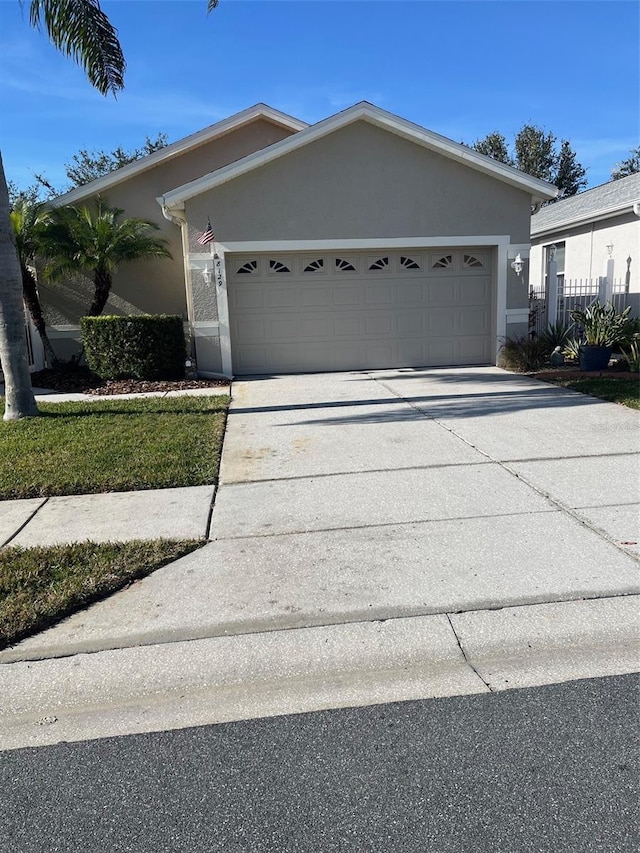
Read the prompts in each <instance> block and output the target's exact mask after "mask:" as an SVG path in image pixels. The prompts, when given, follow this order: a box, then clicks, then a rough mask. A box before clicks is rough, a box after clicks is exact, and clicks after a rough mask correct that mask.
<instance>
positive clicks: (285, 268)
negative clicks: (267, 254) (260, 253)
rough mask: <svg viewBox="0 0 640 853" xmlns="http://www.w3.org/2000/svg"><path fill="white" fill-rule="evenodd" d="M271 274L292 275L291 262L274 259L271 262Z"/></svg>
mask: <svg viewBox="0 0 640 853" xmlns="http://www.w3.org/2000/svg"><path fill="white" fill-rule="evenodd" d="M269 272H270V273H290V272H291V262H290V261H286V262H283V261H276V260H274V259H273V258H271V259H270V260H269Z"/></svg>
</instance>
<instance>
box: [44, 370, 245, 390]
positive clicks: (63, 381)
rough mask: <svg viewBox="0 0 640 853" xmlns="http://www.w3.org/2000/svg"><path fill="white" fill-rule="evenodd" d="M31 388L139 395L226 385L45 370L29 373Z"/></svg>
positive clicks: (200, 381)
mask: <svg viewBox="0 0 640 853" xmlns="http://www.w3.org/2000/svg"><path fill="white" fill-rule="evenodd" d="M31 384H32V385H33V387H34V388H48V389H50V390H52V391H60V392H64V393H67V394H95V395H101V396H103V395H104V396H109V395H113V394H139V393H141V392H148V391H163V392H164V391H183V390H185V391H188V390H192V389H195V388H216V387H220V386H224V385H228V384H229V383H228V382H227V381H226V380H224V379H163V380H155V381H149V380H146V379H107V380H105V379H101V378H100V377H99V376H97V375H96V374H95V373H93V372H92V371H91V370H89V369H88V368H87V367H76V368H71V367H63V368H58V369H53V368H47V369H46V370H39V371H38V372H37V373H32V374H31Z"/></svg>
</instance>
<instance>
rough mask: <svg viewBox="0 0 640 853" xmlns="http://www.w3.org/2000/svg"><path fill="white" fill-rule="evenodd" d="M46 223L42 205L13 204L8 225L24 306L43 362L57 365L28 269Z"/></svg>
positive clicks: (20, 201) (24, 200) (27, 201)
mask: <svg viewBox="0 0 640 853" xmlns="http://www.w3.org/2000/svg"><path fill="white" fill-rule="evenodd" d="M48 220H49V212H48V211H47V210H46V206H45V203H44V202H38V201H35V200H34V199H29V198H25V197H22V198H19V199H18V201H17V202H16V203H15V204H14V205H13V210H12V211H11V224H12V225H13V234H14V237H15V240H16V247H17V249H18V258H19V260H20V273H21V275H22V296H23V299H24V304H25V305H26V306H27V309H28V311H29V314H31V319H32V320H33V325H34V326H35V327H36V329H37V331H38V334H39V335H40V340H41V341H42V346H43V347H44V351H45V355H46V356H47V361H48V362H49V364H50V365H55V364H58V357H57V356H56V354H55V352H54V350H53V347H52V346H51V341H50V340H49V336H48V335H47V327H46V324H45V320H44V316H43V314H42V306H41V305H40V299H39V297H38V285H37V283H36V279H35V276H34V274H33V269H32V266H31V265H32V264H33V261H34V259H35V256H36V254H37V252H38V242H39V236H40V234H41V233H42V230H43V229H44V228H46V226H47V223H48Z"/></svg>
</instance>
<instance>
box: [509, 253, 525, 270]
mask: <svg viewBox="0 0 640 853" xmlns="http://www.w3.org/2000/svg"><path fill="white" fill-rule="evenodd" d="M511 267H512V269H513V271H514V272H515V274H516V275H520V274H521V273H522V270H523V268H524V262H523V260H522V258H521V257H520V252H518V254H517V255H516V257H515V260H514V261H512V262H511Z"/></svg>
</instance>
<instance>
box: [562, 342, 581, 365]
mask: <svg viewBox="0 0 640 853" xmlns="http://www.w3.org/2000/svg"><path fill="white" fill-rule="evenodd" d="M580 346H581V344H580V339H579V338H569V339H568V340H567V341H566V342H565V345H564V349H563V350H562V354H563V355H564V356H565V357H566V358H570V359H571V361H578V359H579V357H580Z"/></svg>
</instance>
